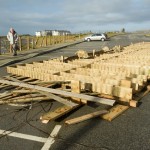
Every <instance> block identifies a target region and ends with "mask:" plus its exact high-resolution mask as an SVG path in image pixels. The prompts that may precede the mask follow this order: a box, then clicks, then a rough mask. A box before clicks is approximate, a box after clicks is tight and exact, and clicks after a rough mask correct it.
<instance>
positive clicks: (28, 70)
mask: <svg viewBox="0 0 150 150" xmlns="http://www.w3.org/2000/svg"><path fill="white" fill-rule="evenodd" d="M149 47H150V43H148V42H147V43H146V42H145V43H138V44H132V45H130V46H127V47H125V48H122V47H120V46H115V47H114V48H113V51H114V53H113V51H112V53H103V54H100V55H99V56H98V55H97V57H94V56H95V50H93V51H92V54H93V55H92V56H93V57H92V58H89V54H88V53H87V52H86V51H84V50H79V51H77V53H76V54H77V56H78V57H79V59H72V60H68V62H67V61H66V60H65V61H64V57H63V56H62V57H61V60H60V58H59V59H54V60H44V61H42V62H33V63H30V64H18V65H12V66H8V67H7V71H8V73H11V75H9V76H5V77H3V78H1V79H0V89H1V90H3V91H4V92H3V93H1V94H0V98H1V99H0V104H26V103H31V102H33V101H52V100H55V101H57V102H59V103H61V104H63V106H62V107H59V108H57V109H55V110H54V111H50V112H47V113H46V114H43V115H42V116H41V117H40V119H41V120H42V122H43V123H47V122H49V121H51V120H54V119H57V118H59V117H61V116H62V115H64V114H67V113H68V112H70V111H72V110H75V108H78V107H80V106H81V105H86V104H87V103H88V102H89V101H90V102H94V103H95V102H96V103H97V104H98V105H101V104H104V105H109V106H111V108H110V109H108V110H107V111H109V112H107V113H106V114H101V115H100V114H99V113H97V112H95V113H93V114H88V115H85V116H82V117H81V118H82V119H81V118H77V120H78V121H84V119H90V118H92V117H95V116H97V115H98V116H100V117H101V118H103V119H106V120H109V121H111V120H112V119H114V118H115V117H117V116H118V115H120V114H121V113H123V112H124V111H125V110H127V109H128V108H130V107H137V106H138V102H139V100H140V98H138V99H135V96H134V95H135V94H136V93H138V92H140V91H141V90H142V89H143V88H144V87H145V86H147V91H146V92H145V93H144V94H143V95H142V97H143V96H145V95H146V94H147V93H149V91H150V88H149V85H148V84H149V79H150V53H149V49H148V48H149ZM103 50H104V51H105V52H107V51H110V49H109V48H108V47H104V48H103ZM80 58H89V59H80ZM54 66H55V67H54ZM142 97H141V98H142ZM93 115H94V116H93ZM75 120H76V119H75ZM70 122H71V123H72V121H68V123H70ZM73 123H74V122H73Z"/></svg>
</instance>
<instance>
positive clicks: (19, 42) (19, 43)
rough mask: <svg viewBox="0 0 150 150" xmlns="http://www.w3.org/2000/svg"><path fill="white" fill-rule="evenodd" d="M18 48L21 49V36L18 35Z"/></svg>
mask: <svg viewBox="0 0 150 150" xmlns="http://www.w3.org/2000/svg"><path fill="white" fill-rule="evenodd" d="M19 48H20V51H22V43H21V36H19Z"/></svg>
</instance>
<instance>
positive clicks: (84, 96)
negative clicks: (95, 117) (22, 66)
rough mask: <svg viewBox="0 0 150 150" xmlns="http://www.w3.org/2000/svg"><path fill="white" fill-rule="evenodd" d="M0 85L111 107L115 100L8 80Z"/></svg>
mask: <svg viewBox="0 0 150 150" xmlns="http://www.w3.org/2000/svg"><path fill="white" fill-rule="evenodd" d="M0 83H4V84H8V85H15V86H20V87H25V88H30V89H35V90H39V91H44V92H49V93H53V94H58V95H65V96H69V97H76V98H80V99H84V100H87V101H92V102H98V103H101V104H106V105H111V106H113V105H114V103H115V100H109V99H104V98H98V97H94V96H89V95H84V94H78V93H72V92H67V91H62V90H58V89H52V88H46V87H41V86H38V85H31V84H27V83H23V82H13V81H8V80H3V79H1V80H0ZM59 102H61V103H63V104H65V105H66V103H67V102H68V103H73V102H70V101H62V100H60V101H59Z"/></svg>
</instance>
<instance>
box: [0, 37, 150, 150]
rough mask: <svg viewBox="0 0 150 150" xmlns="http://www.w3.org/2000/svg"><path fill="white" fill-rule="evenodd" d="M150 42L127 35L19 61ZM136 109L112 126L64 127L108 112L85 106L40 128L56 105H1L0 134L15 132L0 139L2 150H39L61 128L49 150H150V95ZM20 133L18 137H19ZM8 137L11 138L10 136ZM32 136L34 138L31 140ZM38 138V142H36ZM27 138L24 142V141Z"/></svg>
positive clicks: (98, 123) (95, 123) (93, 121)
mask: <svg viewBox="0 0 150 150" xmlns="http://www.w3.org/2000/svg"><path fill="white" fill-rule="evenodd" d="M143 41H145V42H149V41H150V38H148V37H145V36H144V35H142V34H127V35H121V36H115V37H112V38H111V39H110V40H109V41H105V42H99V41H93V42H83V43H80V44H76V45H74V46H69V47H66V48H62V49H59V50H56V51H53V52H50V53H47V54H43V55H40V56H38V57H33V58H31V59H27V60H24V61H21V63H28V62H33V61H41V60H47V59H51V58H55V57H60V56H61V55H63V56H66V57H67V56H72V55H74V53H75V52H76V51H77V50H78V49H84V50H86V51H88V52H92V50H93V49H95V50H96V51H98V50H101V48H102V47H104V46H108V47H110V48H112V47H113V46H115V45H121V46H127V45H129V44H131V43H137V42H143ZM5 70H6V68H5V67H2V68H1V72H0V74H1V76H2V75H6V71H5ZM141 102H142V104H141V105H140V106H139V107H138V108H130V109H128V110H127V111H125V112H124V113H123V114H122V115H120V116H119V117H117V118H116V119H114V120H113V121H112V122H108V121H105V120H102V119H100V118H94V119H91V120H87V121H84V122H81V123H78V124H75V125H65V124H64V122H65V120H67V119H70V118H74V117H77V116H81V115H83V114H86V113H89V112H92V111H95V110H99V109H101V108H102V109H103V108H107V106H105V105H100V106H97V105H92V106H89V105H85V106H82V107H80V108H79V109H77V110H76V111H73V112H71V113H70V114H68V115H66V116H64V117H63V118H61V119H59V120H56V121H51V122H49V123H48V124H42V123H41V121H40V120H39V117H40V116H41V114H43V113H45V112H48V111H50V110H55V108H57V107H58V106H61V104H60V103H58V102H40V103H35V104H33V105H32V107H28V106H27V107H23V106H11V105H0V133H2V132H3V130H7V131H11V132H15V134H14V135H11V134H8V135H7V136H1V137H0V149H1V150H8V149H9V150H40V149H41V148H42V147H43V145H44V142H46V139H47V138H48V137H49V136H50V134H52V131H53V132H54V128H57V129H58V128H59V127H61V128H60V130H58V131H57V132H58V133H57V132H56V133H55V134H57V136H56V138H55V141H54V143H53V142H51V140H53V139H51V138H49V142H48V143H53V144H52V145H51V147H50V149H51V150H149V149H150V109H149V108H150V95H147V96H145V97H144V98H143V99H142V100H141ZM19 133H21V134H22V135H21V137H17V136H19ZM10 135H11V136H10ZM29 135H32V136H33V137H30V136H29ZM39 137H41V141H42V140H43V141H44V142H39V141H38V138H39ZM25 138H26V139H25Z"/></svg>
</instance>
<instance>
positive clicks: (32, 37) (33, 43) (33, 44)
mask: <svg viewBox="0 0 150 150" xmlns="http://www.w3.org/2000/svg"><path fill="white" fill-rule="evenodd" d="M32 49H34V37H32Z"/></svg>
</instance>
